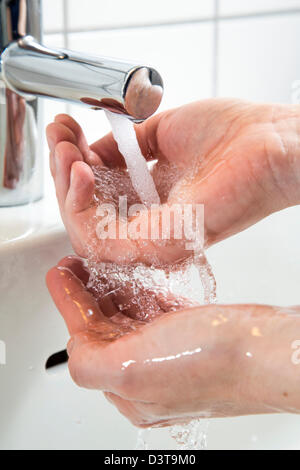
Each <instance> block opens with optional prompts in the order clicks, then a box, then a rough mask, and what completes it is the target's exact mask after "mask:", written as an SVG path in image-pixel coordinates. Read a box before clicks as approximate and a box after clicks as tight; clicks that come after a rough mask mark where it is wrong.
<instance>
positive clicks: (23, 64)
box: [0, 0, 163, 206]
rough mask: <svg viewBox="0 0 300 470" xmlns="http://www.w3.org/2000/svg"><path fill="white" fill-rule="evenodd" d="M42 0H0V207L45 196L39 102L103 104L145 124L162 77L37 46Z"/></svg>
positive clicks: (156, 100) (128, 65) (103, 59)
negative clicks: (46, 100)
mask: <svg viewBox="0 0 300 470" xmlns="http://www.w3.org/2000/svg"><path fill="white" fill-rule="evenodd" d="M41 24H42V6H41V0H0V54H1V55H0V206H15V205H20V204H27V203H29V202H33V201H36V200H38V199H40V198H41V197H42V195H43V178H42V158H41V155H42V148H41V140H42V139H40V138H39V136H41V135H42V126H41V119H40V117H41V104H42V103H41V100H40V99H39V98H40V97H42V98H51V99H57V100H62V101H65V102H69V103H78V104H81V105H82V106H85V107H89V108H91V109H93V110H99V109H107V110H109V111H112V112H115V113H118V114H123V115H124V116H127V118H129V119H130V120H132V121H134V122H137V123H138V122H142V121H144V120H145V119H147V118H148V117H149V116H151V115H152V114H153V113H154V112H155V111H156V110H157V108H158V106H159V104H160V102H161V99H162V95H163V82H162V79H161V77H160V75H159V73H158V72H157V71H156V70H155V69H153V68H152V67H149V66H145V65H140V64H134V63H132V62H126V61H123V60H119V59H112V58H108V57H103V56H100V57H94V56H88V55H85V54H82V53H77V52H74V51H70V50H66V49H59V50H56V49H53V48H49V47H47V46H45V45H43V44H42V42H41V32H42V28H41Z"/></svg>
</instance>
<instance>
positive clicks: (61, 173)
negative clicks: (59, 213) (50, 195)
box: [54, 142, 83, 207]
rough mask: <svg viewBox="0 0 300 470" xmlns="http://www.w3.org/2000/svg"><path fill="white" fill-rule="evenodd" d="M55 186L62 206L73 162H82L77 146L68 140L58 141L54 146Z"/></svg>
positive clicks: (67, 189) (68, 185)
mask: <svg viewBox="0 0 300 470" xmlns="http://www.w3.org/2000/svg"><path fill="white" fill-rule="evenodd" d="M54 160H55V178H54V182H55V188H56V194H57V198H58V202H59V204H60V206H61V207H63V205H64V203H65V200H66V197H67V194H68V191H69V187H70V179H71V176H70V175H71V168H72V166H73V163H74V162H76V161H78V162H82V160H83V157H82V154H81V152H80V150H79V148H78V147H77V146H76V145H74V144H72V143H70V142H59V143H58V144H57V145H56V147H55V155H54Z"/></svg>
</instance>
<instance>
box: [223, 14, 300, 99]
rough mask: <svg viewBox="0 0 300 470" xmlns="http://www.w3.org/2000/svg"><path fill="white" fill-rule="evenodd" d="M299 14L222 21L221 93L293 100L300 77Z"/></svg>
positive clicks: (241, 96)
mask: <svg viewBox="0 0 300 470" xmlns="http://www.w3.org/2000/svg"><path fill="white" fill-rule="evenodd" d="M299 38H300V14H294V15H283V16H281V17H279V16H274V17H272V16H271V17H263V18H250V19H247V18H245V19H240V20H230V21H229V20H228V21H221V22H220V31H219V62H218V64H219V76H218V82H219V88H218V94H219V95H220V96H236V97H240V98H246V99H250V100H255V101H256V100H257V101H279V102H287V103H288V102H290V101H291V85H292V82H293V81H294V80H295V79H300V41H299Z"/></svg>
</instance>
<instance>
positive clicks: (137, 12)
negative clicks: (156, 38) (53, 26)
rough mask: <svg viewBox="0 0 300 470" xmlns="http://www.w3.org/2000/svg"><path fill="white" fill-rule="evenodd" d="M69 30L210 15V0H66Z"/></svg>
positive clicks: (212, 8)
mask: <svg viewBox="0 0 300 470" xmlns="http://www.w3.org/2000/svg"><path fill="white" fill-rule="evenodd" d="M68 6H69V15H70V16H69V26H70V28H71V29H81V28H93V29H98V28H101V27H108V26H116V25H117V26H121V25H123V26H126V25H128V24H148V23H159V22H170V21H184V20H189V19H195V18H196V19H197V18H198V19H199V18H203V17H212V16H213V13H214V0H204V1H203V0H202V1H201V0H200V1H199V0H188V1H187V2H183V1H182V0H163V1H162V0H151V1H149V2H146V1H141V0H128V1H124V0H114V1H112V0H106V1H99V0H87V1H85V2H84V3H83V2H82V0H69V4H68Z"/></svg>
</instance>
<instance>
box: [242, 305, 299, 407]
mask: <svg viewBox="0 0 300 470" xmlns="http://www.w3.org/2000/svg"><path fill="white" fill-rule="evenodd" d="M260 308H261V314H258V315H255V316H254V317H253V316H251V317H249V319H245V321H244V322H243V328H242V334H243V336H244V338H243V341H242V343H241V351H240V357H238V358H237V364H238V368H239V370H241V371H242V381H241V382H240V385H239V386H238V397H239V399H240V400H241V401H244V402H245V404H248V406H249V409H251V408H254V409H255V407H256V406H257V405H260V407H261V409H262V412H270V413H272V412H292V413H300V341H299V340H300V315H299V314H298V313H297V310H296V309H295V311H289V312H288V313H287V311H288V309H275V308H274V309H272V308H270V307H260Z"/></svg>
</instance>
